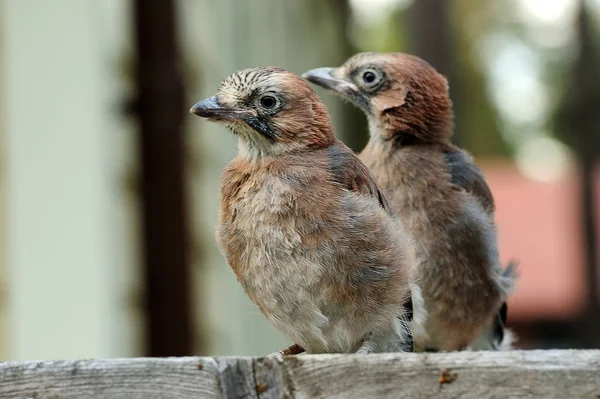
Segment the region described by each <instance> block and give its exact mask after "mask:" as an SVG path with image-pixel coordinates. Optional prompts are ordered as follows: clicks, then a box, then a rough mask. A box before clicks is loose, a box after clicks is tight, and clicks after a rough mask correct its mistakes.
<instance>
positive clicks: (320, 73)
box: [302, 68, 353, 94]
mask: <svg viewBox="0 0 600 399" xmlns="http://www.w3.org/2000/svg"><path fill="white" fill-rule="evenodd" d="M333 71H335V68H316V69H311V70H310V71H306V72H304V73H303V74H302V77H303V78H304V79H306V80H308V81H309V82H312V83H314V84H316V85H319V86H321V87H323V88H325V89H329V90H333V91H336V92H338V93H341V94H344V93H345V91H346V90H347V89H349V88H350V86H353V85H352V84H350V83H348V82H346V81H345V80H344V79H340V78H336V77H334V76H333V75H332V72H333Z"/></svg>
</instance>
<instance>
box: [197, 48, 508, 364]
mask: <svg viewBox="0 0 600 399" xmlns="http://www.w3.org/2000/svg"><path fill="white" fill-rule="evenodd" d="M303 77H304V78H306V79H307V80H309V81H311V82H313V83H315V84H317V85H319V86H322V87H325V88H327V89H329V90H331V91H333V92H336V93H337V94H339V95H341V96H342V97H343V98H345V99H347V100H349V101H351V102H352V103H353V104H355V105H356V106H358V107H359V108H360V109H361V110H362V111H363V112H364V113H365V114H366V116H367V118H368V120H369V130H370V141H369V143H368V144H367V146H366V148H365V149H364V150H363V151H362V152H361V154H360V155H359V156H356V155H355V154H354V153H353V152H352V151H351V150H350V149H349V148H348V147H346V146H345V145H344V144H342V143H341V142H340V141H339V140H337V139H336V138H335V136H334V132H333V128H332V125H331V121H330V118H329V116H328V113H327V109H326V107H325V105H324V104H323V103H322V102H321V101H320V100H319V98H318V97H317V95H316V93H315V92H314V91H313V90H312V89H311V88H310V86H309V85H308V84H307V83H306V82H305V81H304V80H302V79H301V78H300V77H298V76H297V75H294V74H292V73H290V72H287V71H285V70H283V69H280V68H274V67H264V68H254V69H245V70H242V71H239V72H237V73H234V74H233V75H231V76H229V77H228V78H226V79H225V80H224V81H223V82H222V84H221V86H220V88H219V90H218V93H217V95H216V96H214V97H211V98H208V99H205V100H203V101H201V102H199V103H197V104H195V105H194V106H193V108H192V109H191V111H190V112H192V113H194V114H196V115H198V116H200V117H203V118H207V119H209V120H211V121H214V122H217V123H220V124H222V125H225V126H227V127H228V128H229V129H230V130H231V131H232V132H233V133H234V134H235V135H237V136H238V148H239V152H238V155H237V157H236V158H235V159H233V160H232V161H231V163H230V164H229V165H228V166H227V168H226V169H225V171H224V173H223V175H222V186H221V211H220V222H219V226H218V230H217V241H218V244H219V246H220V248H221V251H222V252H223V254H224V257H225V259H226V261H227V262H228V264H229V265H230V267H231V268H232V269H233V271H234V273H235V274H236V276H237V279H238V280H239V282H240V283H241V284H242V286H243V288H244V290H245V291H246V293H247V295H248V296H249V297H250V299H251V300H252V301H253V302H254V303H255V304H256V305H257V306H258V308H259V309H260V311H261V312H262V313H263V314H264V315H265V316H266V317H267V318H268V319H269V320H270V321H271V322H272V323H273V324H274V325H275V326H276V327H277V328H279V329H280V330H281V331H282V332H283V333H284V334H285V335H286V336H287V337H288V338H290V339H291V340H292V341H293V342H294V345H292V346H290V347H289V348H288V349H286V350H284V351H283V352H282V353H286V354H295V353H301V352H302V351H306V352H307V353H326V352H327V353H332V352H338V353H339V352H342V353H351V352H357V353H374V352H390V351H411V350H416V351H425V350H427V351H438V350H442V351H450V350H462V349H467V348H473V349H489V350H498V349H508V348H509V347H510V343H511V335H510V332H509V331H508V330H506V329H505V327H504V324H505V321H506V302H505V301H506V298H507V296H508V295H509V293H510V292H511V290H512V288H513V285H514V282H515V279H516V275H515V267H514V265H509V266H507V267H506V268H505V269H503V268H502V265H501V264H500V260H499V256H498V248H497V240H496V228H495V225H494V221H493V216H494V201H493V198H492V195H491V192H490V190H489V188H488V185H487V184H486V182H485V179H484V177H483V175H482V173H481V171H480V170H479V168H478V167H477V166H476V165H475V164H474V163H473V161H472V158H471V157H470V156H469V155H468V154H467V153H466V152H465V151H463V150H461V149H459V148H457V147H455V146H453V145H452V144H451V141H450V138H451V135H452V131H453V111H452V102H451V101H450V99H449V97H448V86H447V82H446V79H445V78H444V77H443V76H442V75H440V74H439V73H437V72H436V71H435V70H434V69H433V68H432V67H431V66H430V65H429V64H427V63H426V62H425V61H423V60H421V59H419V58H418V57H414V56H411V55H407V54H402V53H386V54H382V53H362V54H357V55H355V56H353V57H352V58H350V59H349V60H348V61H347V62H346V63H345V64H344V65H342V66H341V67H339V68H318V69H314V70H311V71H308V72H306V73H305V74H304V75H303Z"/></svg>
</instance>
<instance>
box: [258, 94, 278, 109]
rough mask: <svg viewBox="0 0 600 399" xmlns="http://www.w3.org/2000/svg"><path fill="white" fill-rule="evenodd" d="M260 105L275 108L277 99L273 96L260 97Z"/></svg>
mask: <svg viewBox="0 0 600 399" xmlns="http://www.w3.org/2000/svg"><path fill="white" fill-rule="evenodd" d="M260 105H261V106H262V107H263V108H265V109H273V108H275V106H276V105H277V99H276V98H275V97H273V96H269V95H266V96H262V97H261V98H260Z"/></svg>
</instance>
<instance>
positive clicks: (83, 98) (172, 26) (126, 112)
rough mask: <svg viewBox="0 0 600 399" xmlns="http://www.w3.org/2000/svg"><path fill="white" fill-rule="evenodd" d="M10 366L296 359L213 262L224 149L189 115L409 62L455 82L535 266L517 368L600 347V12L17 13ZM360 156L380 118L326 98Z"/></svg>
mask: <svg viewBox="0 0 600 399" xmlns="http://www.w3.org/2000/svg"><path fill="white" fill-rule="evenodd" d="M0 11H1V12H0V76H1V80H0V160H1V163H0V171H1V174H0V177H1V178H0V193H1V195H0V221H1V225H0V227H1V228H0V359H3V360H9V359H54V358H86V357H117V356H119V357H123V356H142V355H146V356H167V355H192V354H206V355H208V354H210V355H213V354H218V355H231V354H239V355H242V354H244V355H246V354H248V355H254V354H265V353H270V352H273V351H275V350H278V349H280V348H282V347H284V346H287V345H289V344H290V343H291V342H289V341H288V340H287V339H285V338H284V337H283V336H282V335H281V334H280V333H279V332H278V331H277V330H276V329H275V328H274V327H272V326H271V325H270V324H269V323H268V322H267V321H266V320H265V319H264V318H263V317H262V315H261V314H260V313H259V312H258V310H257V309H256V308H255V307H254V306H253V305H252V304H251V303H250V302H249V300H248V299H247V298H246V297H245V295H244V293H243V291H242V289H241V287H239V285H238V283H237V281H236V280H235V277H234V275H233V273H231V272H230V270H229V268H228V267H227V265H226V264H225V263H224V261H223V259H222V257H221V255H220V253H219V251H218V250H217V248H216V245H215V241H214V230H215V226H216V223H217V216H218V206H219V180H220V173H221V171H222V169H223V167H224V166H225V165H226V164H227V162H228V161H229V160H230V159H231V158H232V157H233V156H234V154H235V151H236V146H235V138H234V137H233V136H232V135H231V134H229V133H228V132H227V131H226V130H225V129H223V128H221V127H218V126H215V125H211V124H208V123H203V122H202V121H201V120H200V119H199V118H194V117H192V116H190V115H189V114H188V109H189V107H190V106H191V105H192V104H194V103H195V102H196V101H198V100H200V99H202V98H204V97H207V96H210V95H212V94H214V92H215V91H216V89H217V87H218V85H219V83H220V81H221V80H222V79H223V78H224V77H226V76H227V75H229V74H230V73H232V72H234V71H236V70H238V69H241V68H247V67H253V66H260V65H275V66H280V67H283V68H286V69H288V70H290V71H292V72H296V73H302V72H304V71H306V70H307V69H310V68H315V67H319V66H337V65H339V64H341V63H343V62H344V60H345V59H346V58H348V57H349V56H351V55H352V54H354V53H356V52H359V51H402V52H409V53H413V54H416V55H419V56H421V57H423V58H424V59H426V60H427V61H429V62H430V63H431V64H432V65H433V66H434V67H436V68H437V69H438V70H439V71H440V72H442V73H443V74H445V75H446V76H447V77H448V79H449V82H450V93H451V96H452V99H453V101H454V105H455V111H456V132H455V142H456V144H458V145H460V146H462V147H464V148H466V149H468V150H469V151H471V152H472V153H473V154H474V156H475V157H476V160H477V163H478V164H479V165H481V166H482V167H483V169H484V170H485V172H486V175H487V176H488V179H489V182H490V185H491V188H492V191H493V193H494V196H495V198H496V201H497V207H498V211H497V214H496V219H497V223H498V226H499V237H500V238H499V239H500V249H501V257H502V259H503V261H504V262H506V261H508V260H509V259H517V260H518V261H520V275H521V278H520V280H519V285H518V288H517V291H516V292H515V295H514V296H513V298H511V300H510V302H509V316H508V317H509V323H508V324H509V326H510V327H511V328H513V329H515V330H516V332H517V334H518V336H519V337H520V341H519V342H518V346H519V347H522V348H584V347H588V348H589V347H600V294H599V288H598V286H599V277H598V275H599V273H598V270H599V267H598V263H599V260H598V253H597V248H598V244H599V243H600V241H599V240H598V235H597V226H598V223H599V222H600V217H599V216H598V213H597V211H596V210H597V208H598V205H599V204H600V201H599V200H598V194H599V193H600V191H599V190H598V188H600V178H599V175H598V173H597V171H598V170H597V158H598V155H599V150H600V143H599V139H600V61H599V55H600V0H590V1H583V0H503V1H493V2H492V1H485V0H412V1H410V0H297V1H292V0H288V1H283V0H178V1H175V0H135V1H134V0H128V1H125V0H53V1H45V2H44V1H40V0H0ZM317 92H318V93H319V95H320V96H321V97H322V99H323V100H324V101H325V103H326V104H327V105H328V107H329V110H330V112H331V115H332V118H333V121H334V125H335V127H336V134H337V135H338V137H340V138H341V139H342V140H343V141H344V142H346V143H347V144H348V145H349V146H351V147H352V148H353V149H355V150H357V151H359V150H360V149H362V146H363V145H364V143H365V142H366V140H367V128H366V123H365V119H364V117H363V115H362V114H361V113H360V111H358V110H357V109H355V108H353V107H352V106H351V105H348V104H343V103H342V102H341V101H340V100H339V99H337V98H335V97H334V96H333V95H331V94H329V93H326V92H324V91H322V90H317Z"/></svg>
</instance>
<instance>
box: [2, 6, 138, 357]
mask: <svg viewBox="0 0 600 399" xmlns="http://www.w3.org/2000/svg"><path fill="white" fill-rule="evenodd" d="M127 7H128V2H123V1H121V0H101V1H92V0H88V1H85V0H52V1H40V0H2V1H1V2H0V43H1V44H0V74H1V79H0V82H1V83H0V110H1V111H2V123H1V124H0V129H1V132H0V140H1V144H0V148H1V150H2V169H1V171H2V174H1V178H0V184H1V185H0V191H1V194H2V202H1V203H0V206H1V211H2V219H1V221H2V234H1V235H0V250H1V251H2V252H1V253H0V260H1V261H2V265H3V268H2V269H3V273H2V274H1V276H0V277H1V278H2V280H1V282H2V290H1V291H0V293H2V297H1V302H0V306H1V309H2V311H1V312H0V314H6V315H7V318H6V319H4V320H2V321H4V323H2V325H0V331H1V332H0V349H1V351H0V355H1V358H2V359H3V360H5V359H50V358H85V357H113V356H131V355H136V354H139V353H140V348H141V342H140V340H139V336H140V334H139V331H140V317H139V309H138V307H137V306H136V305H135V303H136V302H139V301H135V300H132V298H135V297H136V295H137V292H139V284H138V281H139V279H137V278H136V267H137V264H138V260H137V255H136V249H137V237H136V209H137V205H136V202H135V198H134V197H132V195H131V194H130V193H128V192H127V190H126V189H125V188H124V187H125V184H124V181H125V176H126V175H127V174H128V173H131V170H130V169H131V168H132V164H133V160H134V159H135V157H134V155H135V154H134V151H133V148H134V146H133V144H134V133H135V130H134V129H133V126H131V125H130V124H128V122H127V121H126V120H125V119H124V118H123V117H121V115H120V113H119V103H120V102H121V100H122V98H123V96H124V95H125V94H126V93H127V90H128V89H129V88H130V87H131V85H130V83H129V82H128V78H127V77H126V76H125V74H124V73H123V68H122V65H124V62H123V58H126V57H128V56H130V55H128V53H130V50H131V49H130V41H131V40H130V26H129V15H128V13H129V10H128V8H127Z"/></svg>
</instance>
